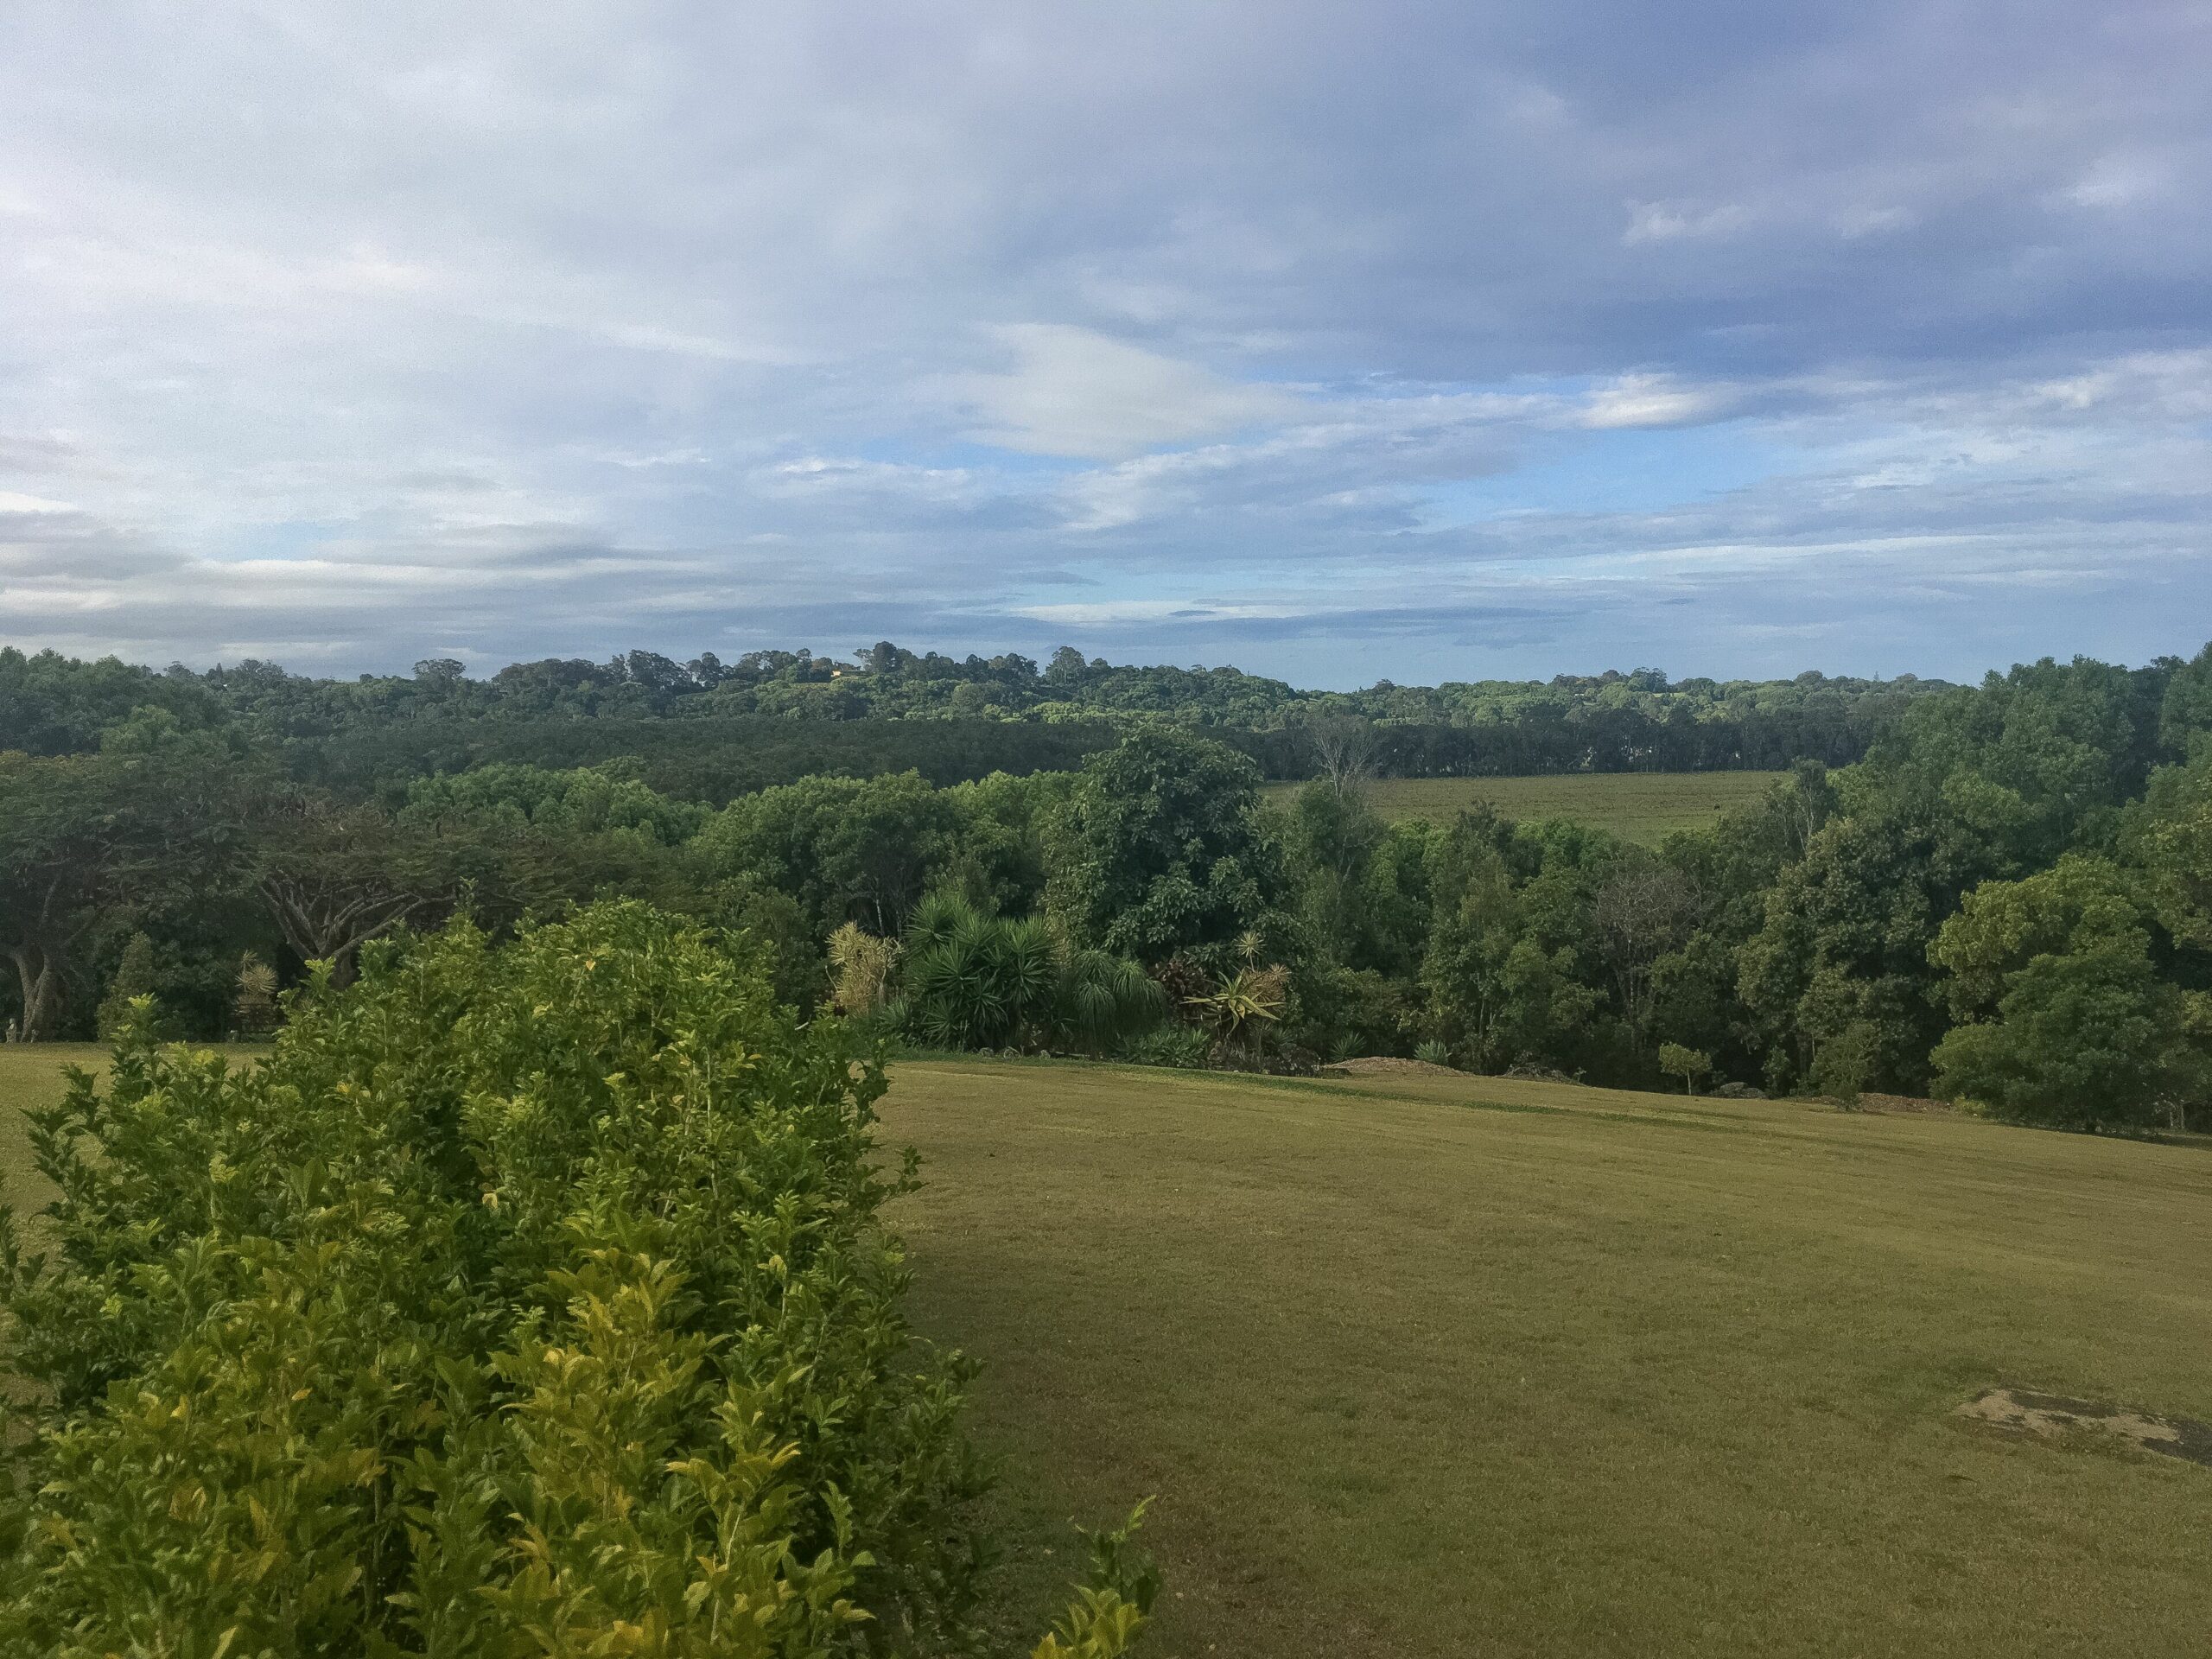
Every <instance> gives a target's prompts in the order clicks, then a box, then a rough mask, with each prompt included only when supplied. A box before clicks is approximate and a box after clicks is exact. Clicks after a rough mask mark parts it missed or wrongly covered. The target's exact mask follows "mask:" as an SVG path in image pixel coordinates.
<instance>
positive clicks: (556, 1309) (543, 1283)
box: [0, 902, 1151, 1659]
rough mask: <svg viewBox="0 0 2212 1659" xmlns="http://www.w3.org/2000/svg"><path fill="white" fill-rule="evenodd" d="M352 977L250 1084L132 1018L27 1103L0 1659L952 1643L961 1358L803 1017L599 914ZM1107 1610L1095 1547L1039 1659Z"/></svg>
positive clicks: (863, 1105) (855, 1090) (964, 1561)
mask: <svg viewBox="0 0 2212 1659" xmlns="http://www.w3.org/2000/svg"><path fill="white" fill-rule="evenodd" d="M360 966H361V973H360V977H359V980H358V982H355V983H354V984H353V985H351V986H349V987H346V988H344V989H342V990H340V989H337V988H334V987H333V986H332V985H331V984H330V983H329V978H328V976H327V972H326V973H324V974H323V976H322V977H321V978H320V979H319V980H318V981H317V982H315V983H314V984H313V985H312V986H311V987H310V989H309V991H308V995H305V996H303V997H302V998H301V999H299V1001H298V1002H297V1004H296V1007H295V1010H294V1013H293V1017H292V1019H291V1020H290V1022H289V1025H288V1027H286V1029H285V1030H284V1032H283V1034H282V1035H281V1036H280V1037H279V1039H277V1047H276V1050H275V1052H274V1053H273V1055H272V1057H271V1058H270V1059H268V1060H267V1061H266V1062H264V1063H262V1064H259V1065H254V1066H252V1067H250V1068H245V1069H242V1070H240V1069H228V1068H226V1064H225V1062H224V1060H223V1059H222V1058H220V1057H219V1056H216V1055H213V1054H209V1053H206V1052H198V1053H195V1052H191V1051H188V1050H184V1049H180V1048H163V1047H161V1046H157V1045H156V1043H155V1042H154V1041H153V1039H152V1037H151V1035H150V1033H149V1029H148V1021H147V1020H145V1019H143V1018H141V1019H138V1020H136V1021H133V1022H130V1023H127V1024H126V1026H125V1028H124V1032H123V1035H122V1040H121V1042H120V1044H119V1046H118V1052H117V1055H116V1059H115V1063H114V1065H113V1068H112V1070H111V1074H110V1076H109V1077H108V1079H107V1080H106V1082H105V1084H96V1083H95V1082H94V1081H93V1080H92V1078H91V1077H88V1076H81V1075H80V1076H79V1077H77V1078H76V1079H75V1080H74V1082H73V1085H72V1087H71V1089H70V1090H69V1092H68V1095H67V1098H66V1099H65V1100H64V1101H63V1102H62V1103H61V1104H60V1105H59V1106H57V1107H55V1108H54V1109H51V1110H49V1111H47V1112H45V1113H43V1114H41V1115H40V1116H39V1118H38V1121H37V1124H36V1128H35V1146H36V1149H37V1153H38V1159H39V1163H40V1166H41V1169H42V1170H43V1171H44V1173H45V1174H46V1175H47V1177H48V1179H49V1180H51V1181H52V1182H53V1183H54V1185H55V1186H56V1187H57V1188H58V1189H59V1190H60V1194H61V1196H60V1198H59V1199H58V1200H57V1201H56V1203H55V1204H54V1206H53V1211H52V1236H53V1239H54V1247H53V1249H52V1250H51V1251H50V1253H48V1254H45V1255H38V1256H28V1255H25V1254H24V1253H23V1251H22V1249H20V1248H19V1246H18V1244H17V1242H16V1237H15V1233H14V1230H13V1228H12V1225H10V1224H7V1223H6V1222H4V1221H0V1266H4V1274H5V1278H4V1294H5V1320H6V1322H5V1329H4V1338H3V1339H4V1343H5V1357H6V1364H7V1368H8V1370H10V1372H12V1374H13V1378H12V1383H11V1384H10V1389H8V1390H7V1392H6V1393H0V1398H5V1397H8V1395H9V1394H12V1395H14V1396H15V1397H16V1398H18V1399H24V1398H28V1399H29V1400H30V1401H31V1402H33V1403H32V1404H30V1405H29V1406H27V1407H22V1408H18V1414H17V1415H18V1421H15V1422H13V1423H10V1424H9V1425H7V1426H6V1427H7V1439H6V1440H5V1442H4V1444H5V1445H6V1446H8V1447H10V1451H9V1452H8V1453H7V1457H8V1459H9V1461H8V1464H7V1465H6V1468H7V1474H8V1477H9V1478H8V1481H7V1484H6V1487H5V1489H4V1491H0V1655H9V1656H17V1655H20V1656H24V1659H29V1656H32V1655H38V1656H49V1655H52V1656H80V1655H81V1656H92V1655H106V1654H118V1653H148V1654H153V1653H159V1654H165V1655H177V1656H192V1659H238V1656H247V1655H291V1654H310V1653H312V1654H338V1655H347V1654H359V1655H378V1656H385V1655H397V1654H423V1655H454V1656H460V1655H470V1656H497V1655H524V1654H530V1655H537V1654H577V1655H582V1654H608V1655H613V1654H639V1655H644V1654H652V1655H671V1656H672V1655H702V1656H703V1655H733V1656H787V1655H788V1656H797V1655H823V1656H826V1655H834V1654H842V1653H853V1654H861V1653H869V1654H881V1655H916V1656H918V1655H923V1654H938V1653H951V1652H963V1651H969V1650H972V1649H973V1647H974V1644H975V1643H976V1640H977V1638H976V1634H975V1630H974V1628H973V1624H972V1617H971V1616H972V1611H973V1606H974V1602H975V1597H976V1577H977V1572H978V1568H979V1564H980V1563H981V1561H982V1559H983V1556H984V1551H983V1548H982V1544H981V1543H980V1541H978V1540H977V1538H976V1536H975V1535H973V1533H972V1531H971V1530H970V1529H969V1524H968V1522H967V1518H966V1509H967V1505H968V1504H969V1501H970V1500H971V1499H973V1498H974V1497H976V1495H977V1493H978V1491H980V1489H981V1487H982V1484H983V1477H982V1471H980V1470H979V1468H978V1465H977V1464H976V1459H974V1457H973V1456H972V1454H971V1453H970V1452H969V1448H968V1446H967V1445H966V1443H965V1442H964V1440H963V1438H962V1436H961V1433H960V1429H959V1421H958V1420H959V1413H960V1408H961V1405H962V1396H963V1385H964V1383H965V1381H966V1378H967V1376H968V1367H967V1366H966V1364H965V1363H964V1362H963V1360H962V1359H961V1358H960V1357H958V1356H957V1355H955V1354H950V1353H947V1352H944V1351H938V1350H935V1349H932V1348H930V1347H928V1346H926V1345H925V1344H920V1343H918V1341H917V1339H916V1338H914V1337H913V1335H912V1332H910V1331H909V1330H908V1328H907V1326H906V1323H905V1321H904V1319H903V1317H902V1315H901V1313H900V1312H899V1296H900V1293H901V1291H902V1290H903V1288H904V1287H905V1284H906V1268H905V1265H904V1257H903V1253H902V1251H901V1249H900V1246H899V1243H898V1241H897V1239H896V1238H895V1237H894V1236H892V1235H891V1234H890V1233H888V1232H887V1230H885V1229H884V1227H883V1226H882V1224H881V1223H880V1218H879V1212H880V1208H881V1206H882V1205H883V1204H884V1202H885V1201H886V1200H887V1198H889V1197H891V1196H892V1195H893V1193H894V1192H899V1191H901V1190H903V1189H904V1187H905V1185H906V1184H907V1183H909V1182H910V1181H911V1180H912V1174H913V1171H912V1163H911V1160H910V1161H909V1162H908V1163H907V1164H906V1165H905V1166H902V1167H893V1169H891V1170H889V1171H888V1172H887V1171H886V1170H885V1169H884V1168H883V1166H881V1164H880V1160H877V1159H876V1158H875V1157H874V1149H873V1146H872V1141H871V1136H870V1126H871V1124H872V1122H873V1121H874V1115H873V1108H874V1102H875V1100H876V1099H877V1097H878V1096H880V1093H881V1092H882V1090H883V1087H884V1080H883V1076H882V1071H881V1069H880V1066H879V1065H875V1064H874V1063H873V1062H870V1061H868V1060H867V1059H864V1058H857V1057H856V1056H855V1053H854V1052H853V1048H852V1041H851V1039H850V1037H849V1034H848V1033H847V1031H846V1028H845V1027H844V1026H843V1025H842V1022H840V1021H837V1020H820V1021H816V1022H814V1023H811V1024H803V1023H801V1022H800V1021H799V1020H798V1017H797V1016H796V1015H795V1014H793V1013H792V1012H791V1010H790V1009H788V1008H786V1007H781V1006H779V1004H778V1003H777V1002H776V1001H775V1000H774V997H773V995H772V992H771V990H770V988H769V985H768V982H767V979H766V975H765V973H764V971H763V969H762V968H761V966H760V964H759V963H757V962H756V961H754V960H753V959H752V958H751V957H750V956H749V955H748V954H747V951H746V950H745V949H744V948H742V947H741V946H738V947H733V946H730V945H728V944H724V943H721V942H719V941H717V940H715V939H714V938H710V937H709V936H708V935H706V934H704V933H702V932H701V931H696V930H695V929H692V928H689V927H687V926H685V925H682V924H680V923H678V922H677V921H675V920H673V919H671V918H667V917H665V916H663V915H660V914H658V913H657V912H653V911H652V910H651V909H649V908H648V907H646V906H643V905H640V904H637V903H631V902H625V903H619V904H607V905H602V906H594V907H592V908H590V909H588V910H586V911H583V912H580V913H579V914H577V915H576V916H575V918H573V919H572V920H569V921H568V922H565V923H563V924H560V925H546V926H541V927H537V928H534V929H530V930H525V931H524V932H523V933H522V934H521V935H520V936H519V937H518V938H517V939H516V940H515V941H514V942H513V943H512V944H508V945H506V946H505V947H495V946H494V944H493V942H492V940H491V939H490V938H488V937H487V936H486V934H484V933H483V932H481V931H478V930H477V929H476V928H474V927H473V926H471V925H468V924H467V922H465V921H464V922H460V923H456V924H454V925H452V926H450V927H448V929H446V930H445V931H443V932H442V933H440V934H437V935H435V936H432V937H429V938H403V939H398V940H388V941H382V942H378V943H376V944H371V945H369V946H367V947H365V949H364V950H363V951H362V953H361V958H360ZM146 1011H147V1010H146V1008H145V1006H144V1005H141V1013H142V1014H143V1013H145V1012H146ZM1150 1593H1151V1580H1150V1578H1149V1575H1148V1573H1147V1571H1146V1570H1145V1568H1144V1567H1143V1565H1142V1563H1141V1561H1139V1560H1137V1559H1136V1558H1135V1556H1134V1555H1133V1554H1131V1553H1130V1552H1129V1550H1128V1548H1127V1545H1126V1539H1125V1537H1124V1536H1122V1535H1108V1536H1107V1539H1106V1541H1104V1542H1103V1544H1102V1547H1101V1548H1099V1550H1098V1551H1097V1572H1096V1577H1095V1581H1094V1582H1093V1583H1092V1584H1091V1585H1090V1587H1089V1588H1088V1589H1086V1590H1085V1591H1084V1593H1083V1595H1082V1597H1081V1599H1079V1600H1078V1601H1077V1603H1076V1604H1075V1605H1073V1606H1071V1609H1070V1610H1069V1612H1068V1614H1067V1616H1066V1618H1065V1620H1064V1621H1063V1623H1062V1626H1061V1628H1060V1630H1059V1632H1058V1634H1057V1635H1055V1636H1052V1637H1047V1638H1046V1643H1045V1644H1044V1645H1043V1646H1042V1647H1040V1649H1039V1652H1041V1653H1047V1654H1059V1655H1079V1656H1083V1659H1112V1656H1115V1655H1117V1654H1120V1653H1122V1652H1123V1651H1124V1650H1125V1649H1126V1648H1127V1645H1128V1642H1129V1641H1130V1640H1131V1639H1132V1638H1133V1637H1134V1636H1135V1631H1136V1630H1137V1629H1138V1628H1139V1627H1140V1626H1141V1624H1142V1623H1143V1618H1144V1613H1145V1609H1146V1605H1147V1604H1148V1601H1149V1599H1150Z"/></svg>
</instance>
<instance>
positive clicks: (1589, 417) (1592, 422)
mask: <svg viewBox="0 0 2212 1659" xmlns="http://www.w3.org/2000/svg"><path fill="white" fill-rule="evenodd" d="M1727 402H1728V394H1727V391H1726V389H1725V388H1722V387H1718V386H1692V385H1680V384H1677V383H1676V382H1675V381H1673V380H1671V379H1669V378H1667V377H1666V376H1664V375H1658V374H1624V375H1622V376H1621V377H1620V378H1618V379H1617V380H1615V381H1614V382H1613V383H1612V384H1611V385H1607V386H1602V387H1600V388H1599V389H1598V390H1597V391H1593V392H1592V393H1591V394H1590V396H1589V397H1588V399H1587V400H1586V402H1585V403H1584V404H1583V405H1582V410H1581V424H1583V425H1584V426H1586V427H1589V428H1591V429H1593V430H1597V431H1606V430H1611V429H1617V428H1621V427H1638V426H1688V425H1689V424H1690V423H1693V422H1696V421H1707V420H1711V419H1713V417H1714V416H1716V415H1718V414H1719V413H1720V412H1721V411H1722V410H1724V409H1725V408H1726V405H1727Z"/></svg>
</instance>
